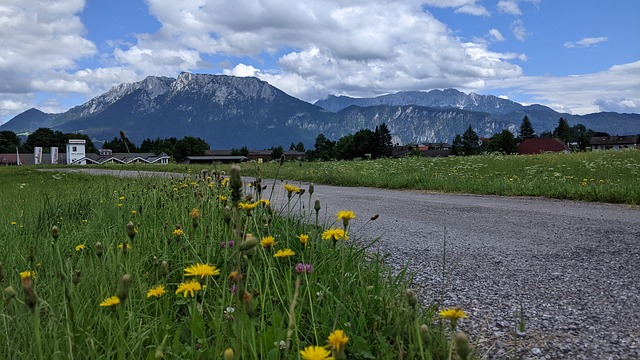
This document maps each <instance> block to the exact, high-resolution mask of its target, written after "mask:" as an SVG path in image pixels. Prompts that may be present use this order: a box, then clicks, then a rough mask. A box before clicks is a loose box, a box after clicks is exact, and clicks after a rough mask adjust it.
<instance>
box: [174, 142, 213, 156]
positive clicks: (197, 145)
mask: <svg viewBox="0 0 640 360" xmlns="http://www.w3.org/2000/svg"><path fill="white" fill-rule="evenodd" d="M209 148H210V147H209V144H207V142H206V141H204V140H202V139H200V138H199V137H198V138H196V137H193V136H185V137H183V138H182V139H181V140H178V141H177V142H176V146H175V153H174V154H173V156H174V157H175V159H176V161H178V162H181V161H182V160H184V159H186V158H187V156H201V155H204V152H205V151H207V150H209Z"/></svg>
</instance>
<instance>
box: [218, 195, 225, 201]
mask: <svg viewBox="0 0 640 360" xmlns="http://www.w3.org/2000/svg"><path fill="white" fill-rule="evenodd" d="M218 200H220V201H227V197H226V196H224V195H218Z"/></svg>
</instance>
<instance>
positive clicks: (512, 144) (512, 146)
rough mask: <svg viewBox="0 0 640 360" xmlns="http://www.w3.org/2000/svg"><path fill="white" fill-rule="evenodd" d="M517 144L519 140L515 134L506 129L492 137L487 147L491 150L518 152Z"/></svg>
mask: <svg viewBox="0 0 640 360" xmlns="http://www.w3.org/2000/svg"><path fill="white" fill-rule="evenodd" d="M483 145H484V144H483ZM517 146H518V142H517V140H516V138H515V136H513V134H512V133H511V131H509V130H507V129H504V130H502V131H501V132H499V133H497V134H495V135H493V136H492V137H491V139H490V140H489V142H488V146H487V147H488V150H489V151H491V152H501V153H503V154H514V153H515V152H516V148H517Z"/></svg>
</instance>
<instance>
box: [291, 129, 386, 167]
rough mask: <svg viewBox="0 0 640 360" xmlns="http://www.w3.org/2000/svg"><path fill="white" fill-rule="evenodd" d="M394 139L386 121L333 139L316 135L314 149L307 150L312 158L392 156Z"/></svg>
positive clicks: (343, 158)
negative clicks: (370, 128) (336, 139)
mask: <svg viewBox="0 0 640 360" xmlns="http://www.w3.org/2000/svg"><path fill="white" fill-rule="evenodd" d="M292 145H293V144H292ZM392 150H393V141H392V139H391V132H390V131H389V128H388V127H387V125H386V124H385V123H382V124H380V126H376V128H375V130H373V131H372V130H369V129H361V130H359V131H357V132H356V133H355V134H349V135H345V136H343V137H341V138H340V139H338V141H332V140H330V139H329V138H327V137H326V136H325V135H324V134H320V135H318V136H317V137H316V141H315V143H314V150H309V151H307V158H308V159H310V160H332V159H336V160H353V159H355V158H370V159H377V158H381V157H389V156H391V152H392Z"/></svg>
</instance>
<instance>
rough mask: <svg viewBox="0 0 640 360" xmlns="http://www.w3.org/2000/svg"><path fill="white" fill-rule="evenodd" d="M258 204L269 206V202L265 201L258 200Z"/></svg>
mask: <svg viewBox="0 0 640 360" xmlns="http://www.w3.org/2000/svg"><path fill="white" fill-rule="evenodd" d="M259 203H260V204H262V205H264V206H267V205H269V204H271V201H269V200H267V199H260V201H259Z"/></svg>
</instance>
